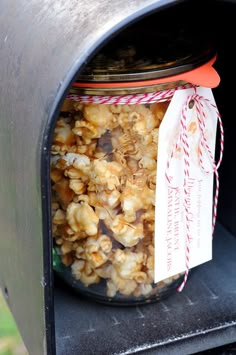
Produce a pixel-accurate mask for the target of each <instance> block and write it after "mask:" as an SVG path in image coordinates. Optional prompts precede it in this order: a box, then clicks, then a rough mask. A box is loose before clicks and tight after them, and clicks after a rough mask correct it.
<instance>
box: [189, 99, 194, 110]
mask: <svg viewBox="0 0 236 355" xmlns="http://www.w3.org/2000/svg"><path fill="white" fill-rule="evenodd" d="M193 106H194V100H190V101H189V104H188V107H189V108H190V109H191V108H193Z"/></svg>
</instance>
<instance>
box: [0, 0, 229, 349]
mask: <svg viewBox="0 0 236 355" xmlns="http://www.w3.org/2000/svg"><path fill="white" fill-rule="evenodd" d="M180 7H182V8H181V9H182V11H183V12H182V14H183V16H188V17H192V21H193V26H203V25H204V26H205V28H206V31H208V30H209V31H213V33H214V34H215V39H216V44H217V52H218V58H217V62H216V67H217V71H218V73H219V74H220V77H221V83H220V85H219V87H218V88H216V89H214V95H215V98H216V102H217V105H218V108H219V111H220V113H221V115H222V120H223V123H224V127H225V152H224V160H223V164H222V166H221V168H220V196H219V213H218V222H217V226H216V230H215V235H214V241H213V249H214V250H213V260H212V261H211V262H208V263H206V264H203V265H201V266H200V267H198V268H197V270H196V272H194V273H193V275H192V276H191V280H190V281H189V283H188V284H187V286H186V288H185V289H184V291H183V292H182V293H177V292H176V293H174V294H173V295H172V296H171V297H169V298H168V299H166V300H164V301H161V302H157V303H153V304H150V305H144V306H135V307H115V306H113V307H111V306H106V305H101V304H97V303H93V302H91V301H88V300H86V299H84V298H82V297H80V296H79V295H77V294H74V293H73V292H71V290H69V289H67V288H65V287H64V286H63V285H62V284H61V283H60V282H59V281H58V280H57V279H55V278H54V276H53V269H52V238H51V228H52V226H51V217H50V213H51V212H50V192H51V190H50V147H51V139H52V132H53V128H54V123H55V121H56V119H57V116H58V113H59V111H60V107H61V105H62V103H63V100H64V99H65V96H66V95H67V93H68V91H69V89H70V87H71V85H72V83H73V81H74V80H75V79H76V77H77V75H78V74H79V72H80V71H81V70H82V69H83V68H84V66H85V65H86V64H87V63H88V62H89V60H90V59H91V58H92V57H93V56H94V55H95V54H96V53H97V52H98V50H99V49H100V48H101V47H102V46H103V45H104V44H106V43H107V42H108V41H109V40H110V39H111V38H113V37H115V36H116V34H117V33H119V32H121V31H122V30H123V29H125V28H126V27H127V26H131V25H132V24H133V23H138V22H139V21H141V20H142V18H148V16H150V15H151V16H155V15H156V16H161V15H162V13H163V12H165V13H166V12H167V13H168V12H170V13H172V14H173V12H175V9H177V8H180ZM0 10H1V11H0V57H1V66H0V81H1V83H0V117H1V129H0V166H1V176H0V196H1V198H0V210H1V213H0V230H1V237H0V287H1V288H2V290H3V291H4V295H5V298H6V300H7V302H8V305H9V307H10V309H11V311H12V313H13V315H14V317H15V320H16V322H17V325H18V327H19V330H20V332H21V335H22V337H23V339H24V342H25V344H26V347H27V348H28V351H29V353H30V354H32V355H42V354H58V355H59V354H62V355H66V354H70V355H73V354H75V355H77V354H86V355H92V354H104V355H105V354H106V355H112V354H113V355H114V354H132V353H145V354H157V353H158V354H193V353H198V352H203V351H206V350H209V349H213V348H215V349H216V353H217V354H218V353H220V352H219V351H220V350H217V349H219V347H221V346H224V345H226V344H231V343H233V342H234V341H235V340H236V297H235V296H236V277H235V269H236V258H235V251H236V239H235V234H236V222H235V218H234V213H236V193H235V191H236V189H235V184H234V181H235V178H236V173H235V166H234V153H235V145H234V139H235V138H234V135H235V134H236V127H235V126H236V123H235V122H236V120H235V118H234V112H235V109H234V100H235V98H234V92H235V90H234V85H235V82H236V70H235V63H234V62H235V60H234V54H233V46H234V41H235V29H234V27H235V26H234V21H235V14H236V2H235V1H190V0H189V1H178V0H176V1H174V0H159V1H157V0H143V1H139V0H132V1H126V2H125V1H123V0H115V1H113V2H112V1H106V0H104V1H99V0H95V1H93V2H90V3H89V4H87V3H85V2H83V1H76V0H73V1H70V2H68V1H54V0H49V1H41V2H37V1H30V2H29V1H26V0H22V1H20V2H19V1H16V0H10V1H9V0H1V1H0ZM176 21H178V19H176ZM180 21H181V19H180ZM222 21H224V25H223V24H222ZM140 23H142V22H140ZM166 26H168V22H167V23H166ZM154 45H155V44H154ZM217 351H218V352H217Z"/></svg>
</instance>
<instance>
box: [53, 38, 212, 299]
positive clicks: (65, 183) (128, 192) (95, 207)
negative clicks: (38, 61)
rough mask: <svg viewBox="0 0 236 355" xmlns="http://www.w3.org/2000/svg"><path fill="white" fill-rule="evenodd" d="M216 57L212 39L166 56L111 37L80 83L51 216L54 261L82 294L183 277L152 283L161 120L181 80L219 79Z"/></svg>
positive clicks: (136, 292)
mask: <svg viewBox="0 0 236 355" xmlns="http://www.w3.org/2000/svg"><path fill="white" fill-rule="evenodd" d="M115 48H116V47H115ZM113 49H114V44H113ZM108 54H109V55H108ZM214 61H215V52H214V50H213V49H212V47H204V48H203V49H202V51H201V52H198V53H197V55H196V53H194V55H193V54H189V53H186V51H185V52H184V53H182V55H180V54H179V57H178V58H177V59H176V60H169V59H168V58H166V59H165V60H164V59H163V57H162V60H161V62H158V60H156V59H155V60H154V59H153V58H152V59H146V58H144V57H142V56H141V57H140V56H139V57H137V50H136V47H134V46H126V47H125V48H120V49H119V50H115V54H114V51H113V52H112V50H111V47H109V46H107V47H105V50H104V52H102V53H100V54H98V55H97V56H96V57H95V59H94V60H93V61H92V62H91V63H90V64H89V65H88V66H87V67H86V68H85V69H84V71H83V73H82V74H81V75H80V76H79V77H78V80H77V81H76V82H75V83H74V84H73V86H72V88H71V90H70V92H69V94H68V96H67V98H66V100H65V102H64V104H63V106H62V108H61V112H60V115H59V118H58V120H57V122H56V126H55V130H54V135H53V142H52V151H51V152H52V158H51V179H52V226H53V238H54V269H55V271H56V273H57V275H59V276H60V278H61V279H63V280H64V281H65V282H66V283H67V284H68V285H70V286H71V287H72V288H73V289H74V290H76V291H78V292H79V293H80V294H82V295H85V296H87V297H89V298H92V299H94V300H96V301H99V302H104V303H110V304H116V305H134V304H143V303H149V302H153V301H157V300H159V299H162V298H163V297H166V296H167V295H169V294H170V293H172V292H175V290H176V289H177V287H178V285H179V284H180V283H181V281H182V279H183V274H177V275H175V276H173V277H170V278H168V279H165V280H162V281H160V282H158V283H154V247H155V246H154V226H155V190H156V173H157V148H158V130H159V127H160V125H161V122H162V120H163V117H164V115H165V112H166V110H167V108H168V105H169V102H170V100H171V97H172V95H173V92H174V90H176V89H180V88H183V87H189V86H191V85H201V86H208V87H214V86H217V85H218V81H219V77H218V75H217V73H216V71H215V70H214V69H213V68H212V64H213V63H214ZM158 94H160V95H158ZM160 97H162V99H160ZM158 98H159V99H158Z"/></svg>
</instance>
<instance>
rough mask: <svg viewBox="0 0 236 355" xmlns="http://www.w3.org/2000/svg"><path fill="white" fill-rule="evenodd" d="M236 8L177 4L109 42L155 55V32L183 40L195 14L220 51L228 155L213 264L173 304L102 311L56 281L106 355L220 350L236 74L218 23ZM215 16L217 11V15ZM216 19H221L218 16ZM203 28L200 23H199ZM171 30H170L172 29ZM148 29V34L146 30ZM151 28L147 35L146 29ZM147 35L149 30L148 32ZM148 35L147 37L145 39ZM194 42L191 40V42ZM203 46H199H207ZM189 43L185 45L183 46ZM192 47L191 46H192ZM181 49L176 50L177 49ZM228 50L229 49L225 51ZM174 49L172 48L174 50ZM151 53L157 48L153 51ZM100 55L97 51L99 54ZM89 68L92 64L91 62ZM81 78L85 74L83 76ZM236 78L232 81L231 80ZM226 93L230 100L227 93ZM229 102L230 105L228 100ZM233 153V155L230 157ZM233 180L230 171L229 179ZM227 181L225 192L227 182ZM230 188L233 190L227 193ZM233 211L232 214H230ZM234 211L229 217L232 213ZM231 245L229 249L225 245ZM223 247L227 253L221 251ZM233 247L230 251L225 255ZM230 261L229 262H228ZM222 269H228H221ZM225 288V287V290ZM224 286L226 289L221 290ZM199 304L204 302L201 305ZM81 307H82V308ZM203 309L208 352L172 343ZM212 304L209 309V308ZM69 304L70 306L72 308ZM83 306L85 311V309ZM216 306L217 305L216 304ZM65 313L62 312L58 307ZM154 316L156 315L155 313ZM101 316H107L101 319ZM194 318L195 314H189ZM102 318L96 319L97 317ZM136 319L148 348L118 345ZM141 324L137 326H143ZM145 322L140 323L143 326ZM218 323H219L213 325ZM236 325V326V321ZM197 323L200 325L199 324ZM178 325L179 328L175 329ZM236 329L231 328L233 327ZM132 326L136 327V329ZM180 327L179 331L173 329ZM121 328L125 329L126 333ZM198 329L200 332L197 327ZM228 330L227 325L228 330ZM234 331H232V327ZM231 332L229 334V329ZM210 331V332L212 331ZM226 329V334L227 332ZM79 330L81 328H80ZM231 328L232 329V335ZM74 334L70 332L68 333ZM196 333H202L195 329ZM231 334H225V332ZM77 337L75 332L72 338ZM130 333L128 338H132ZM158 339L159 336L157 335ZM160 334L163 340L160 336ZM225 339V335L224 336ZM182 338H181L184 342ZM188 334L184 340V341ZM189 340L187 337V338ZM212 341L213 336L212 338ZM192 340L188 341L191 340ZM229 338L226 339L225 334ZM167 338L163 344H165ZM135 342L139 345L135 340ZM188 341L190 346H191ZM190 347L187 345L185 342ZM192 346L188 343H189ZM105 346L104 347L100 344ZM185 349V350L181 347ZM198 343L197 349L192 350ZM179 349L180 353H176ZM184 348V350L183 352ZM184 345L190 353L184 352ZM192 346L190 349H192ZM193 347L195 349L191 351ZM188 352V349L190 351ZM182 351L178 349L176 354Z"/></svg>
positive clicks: (229, 287)
mask: <svg viewBox="0 0 236 355" xmlns="http://www.w3.org/2000/svg"><path fill="white" fill-rule="evenodd" d="M231 6H232V5H230V4H225V3H218V4H217V5H216V8H217V12H214V14H215V15H214V16H213V15H212V4H211V3H209V4H205V5H204V11H202V9H201V8H200V6H194V5H193V4H190V3H188V2H185V3H183V4H179V5H176V6H173V8H168V9H164V10H162V11H159V12H158V13H153V14H151V15H148V16H145V17H144V18H143V19H140V20H138V21H136V22H135V23H134V24H132V25H130V26H128V27H127V28H126V29H123V30H122V31H121V32H119V33H118V35H117V36H114V38H112V39H111V40H110V41H111V42H108V43H106V44H105V48H106V46H107V47H108V48H109V45H110V44H111V43H114V44H115V45H116V43H121V42H122V38H123V39H124V37H125V36H126V35H127V34H129V33H132V35H134V37H133V38H136V39H137V38H138V40H137V44H138V45H139V46H141V47H142V45H143V46H144V48H146V49H147V47H149V46H150V43H152V44H153V47H154V50H155V31H156V30H157V28H158V30H160V31H161V30H162V28H163V26H165V25H166V24H167V26H168V24H170V23H171V25H172V26H173V29H175V30H176V31H178V30H180V31H181V25H183V26H182V31H183V32H182V34H183V36H184V30H186V28H187V25H186V23H187V24H188V25H189V24H190V23H191V24H193V19H192V14H193V13H194V16H195V17H194V18H198V21H201V26H193V27H194V32H195V30H196V33H195V35H196V39H197V38H198V40H199V37H201V38H202V42H203V41H204V40H206V43H209V42H207V41H209V40H210V41H211V44H212V43H213V44H214V48H215V49H216V51H217V61H216V63H215V67H216V68H217V70H218V72H219V75H220V77H221V83H220V85H219V87H217V88H215V89H213V93H214V95H215V98H216V102H217V105H218V107H219V111H220V113H221V114H222V119H223V124H224V127H225V154H224V161H223V164H222V167H221V168H220V201H219V210H218V217H217V226H216V230H215V233H214V241H213V245H214V252H213V261H212V262H209V263H207V264H205V265H202V266H200V267H199V268H198V270H197V271H196V273H194V275H193V277H192V278H191V280H190V281H189V284H188V286H187V288H186V290H185V292H183V293H182V294H175V295H171V296H170V298H169V299H167V300H166V301H165V299H164V300H163V302H159V303H158V304H156V305H153V306H151V305H150V306H147V307H145V308H142V307H141V308H139V307H138V306H137V307H136V309H128V310H127V309H120V308H113V309H110V308H109V307H108V308H107V307H106V306H104V307H103V306H101V305H96V304H93V303H92V304H91V303H90V301H89V300H86V298H84V297H83V296H82V295H81V299H80V296H79V298H78V299H77V296H78V295H77V294H73V292H72V294H71V293H70V291H69V292H68V290H66V289H64V286H63V285H64V284H63V283H61V281H60V279H57V277H56V289H55V293H56V303H55V305H56V307H62V305H63V306H64V307H65V308H66V309H68V311H70V315H71V312H72V310H74V311H75V312H74V313H73V316H72V318H73V320H74V322H75V321H76V314H77V312H78V314H80V316H81V307H82V308H83V309H84V312H82V320H81V323H79V324H80V325H79V327H84V328H83V331H82V333H83V332H84V334H85V333H90V332H91V333H90V334H92V335H93V336H94V341H95V342H96V343H100V344H101V346H105V348H103V349H104V350H103V351H105V352H106V353H107V354H111V353H115V351H116V350H115V349H118V348H119V351H121V352H120V353H124V354H125V353H132V351H141V352H142V351H146V352H147V351H148V353H149V352H150V353H152V352H153V351H154V352H155V350H154V349H158V351H160V353H163V354H164V353H165V350H164V349H165V347H166V346H168V347H169V349H171V350H170V351H172V350H173V353H174V352H175V351H176V349H183V353H186V354H187V353H190V352H189V349H191V353H193V352H194V353H197V352H198V351H203V350H207V349H209V348H216V347H217V346H221V345H222V343H220V342H219V341H217V340H216V338H215V335H216V334H217V332H218V330H217V331H216V330H215V331H212V329H213V328H214V327H215V326H216V323H217V321H216V319H218V320H219V317H221V315H222V314H221V315H220V313H221V312H222V313H224V311H223V310H222V309H221V310H220V311H219V313H218V315H217V316H216V314H215V313H214V314H215V316H216V317H215V318H214V319H213V318H212V316H211V315H210V309H211V307H214V306H213V303H214V302H215V303H217V302H221V301H222V299H225V298H226V299H227V298H230V299H231V297H232V295H233V294H234V293H235V287H234V282H233V270H232V269H231V268H230V266H229V265H227V260H228V262H229V264H231V263H232V262H233V263H234V262H235V261H234V258H233V253H232V249H233V248H235V247H236V245H235V237H234V233H235V223H234V222H233V218H232V213H233V211H234V210H235V204H234V202H233V201H234V199H233V196H235V191H234V188H233V178H232V180H231V178H229V175H228V174H229V170H228V169H230V170H231V168H230V158H229V157H230V155H231V154H232V151H233V140H232V135H233V131H234V128H233V127H235V122H234V121H233V122H232V120H231V119H230V118H229V117H230V116H231V115H230V114H229V110H230V109H231V107H230V105H228V102H229V101H231V99H230V95H233V94H232V93H231V92H232V91H231V87H232V82H233V81H234V80H232V76H233V75H234V74H233V73H232V70H231V69H230V65H227V63H230V62H231V54H230V50H229V48H230V47H229V46H230V44H229V43H230V35H229V32H230V29H229V28H227V30H226V29H225V32H222V29H220V30H219V28H218V21H219V18H220V16H221V14H222V12H223V13H225V14H226V13H227V14H228V11H230V8H231ZM215 11H216V10H215ZM216 14H217V15H216ZM198 23H199V22H198ZM170 27H171V26H170ZM144 29H145V31H144ZM147 29H148V30H147ZM146 30H147V31H146ZM148 35H149V38H148V39H147V37H148ZM165 40H166V42H167V43H168V36H166V38H165ZM190 42H191V40H190ZM202 42H201V45H202V44H203V43H202ZM185 44H186V42H185ZM188 44H190V43H188ZM191 45H192V48H191V49H192V51H194V49H193V47H194V44H193V42H192V43H191V44H190V46H191ZM177 47H178V45H177ZM227 48H228V49H227ZM102 49H103V47H102ZM169 49H170V53H171V54H174V55H175V54H176V52H175V50H174V51H173V52H171V46H170V48H169ZM172 49H173V48H172ZM152 50H153V48H152ZM98 53H99V52H98ZM87 64H89V63H87ZM228 71H229V72H230V73H231V74H230V76H229V73H228ZM82 73H83V72H82ZM231 75H232V76H231ZM226 91H227V95H226V94H225V92H226ZM228 100H229V101H228ZM230 152H231V153H230ZM230 176H232V170H231V174H230ZM226 181H227V182H228V184H227V187H226V184H225V182H226ZM229 185H230V188H229ZM230 189H231V193H230V192H229V191H230ZM231 208H232V209H231ZM229 209H230V211H231V212H230V213H229ZM226 245H227V246H226ZM223 246H224V248H223ZM227 248H229V249H230V250H231V252H230V250H227ZM230 260H231V261H230ZM223 264H224V267H223V266H222V265H223ZM216 270H218V275H217V276H216V278H215V277H214V275H216ZM223 270H225V271H226V270H227V281H226V279H225V277H224V275H223V274H224V271H223ZM223 283H224V286H223ZM222 286H223V289H222V288H221V287H222ZM200 300H201V301H200ZM80 302H81V304H80ZM199 302H201V304H203V305H204V307H206V308H205V311H204V313H205V312H207V314H208V317H209V318H208V319H206V318H205V316H203V314H201V315H200V314H199V317H198V320H199V322H200V323H201V322H202V323H201V326H200V327H202V329H203V328H204V329H207V328H208V327H209V333H208V331H207V333H208V335H207V337H206V338H207V340H206V341H207V344H208V345H206V346H205V347H201V346H200V345H199V344H198V341H197V338H194V339H195V340H196V342H195V340H193V338H192V339H191V341H192V345H187V343H186V342H185V341H183V342H182V344H180V343H178V342H177V341H176V340H174V337H173V338H172V335H171V334H176V338H177V337H178V336H177V333H178V331H177V333H176V330H174V329H177V328H178V327H177V322H178V320H177V319H178V317H182V319H183V320H184V327H183V329H182V330H181V331H180V333H181V334H182V335H183V334H185V335H186V334H187V332H186V327H190V328H188V329H191V326H190V323H191V324H192V325H193V323H194V317H195V316H196V314H198V312H199V307H200V303H199ZM209 302H210V304H211V306H210V307H209ZM69 304H70V306H69ZM82 305H83V306H82ZM215 306H216V305H215ZM155 308H156V312H157V313H159V312H160V313H159V314H161V313H162V312H163V319H162V321H161V322H160V323H159V325H157V324H155V322H156V316H155V315H152V312H153V311H154V309H155ZM186 308H188V309H189V311H190V313H188V316H186V317H183V312H184V310H186ZM60 309H61V308H60ZM174 310H175V311H176V314H173V313H172V314H171V312H172V311H173V312H174ZM154 313H155V312H154ZM88 314H89V320H88V319H87V316H88ZM101 314H103V316H101ZM190 314H191V315H190ZM167 315H168V319H169V321H170V322H173V323H172V325H173V327H171V332H172V333H171V332H170V333H169V337H170V339H171V338H172V339H173V341H171V340H170V341H169V340H167V338H166V333H165V331H164V330H163V332H162V331H160V327H161V326H162V325H161V324H162V322H164V323H165V317H166V316H167ZM96 317H98V318H99V320H98V318H96ZM231 317H233V318H234V315H232V314H231V316H230V318H231ZM137 319H139V321H140V324H139V325H137V326H136V328H135V329H136V330H135V332H136V331H137V329H139V330H138V332H141V327H144V328H146V330H147V329H148V332H149V334H150V336H149V345H148V346H146V345H144V347H142V346H143V345H141V344H142V342H143V343H144V342H145V340H144V339H146V334H147V333H146V332H144V334H145V335H144V337H143V340H141V341H140V339H139V340H138V339H136V338H135V337H133V336H134V334H133V335H132V336H131V338H132V339H130V340H128V339H127V341H126V342H125V343H124V342H123V343H122V345H121V344H120V342H119V339H117V337H116V331H117V329H118V327H124V328H125V327H130V325H131V324H133V322H135V323H136V321H137ZM70 320H71V318H69V317H68V318H66V319H65V318H64V317H62V315H60V313H58V314H57V313H56V327H57V326H58V329H60V327H62V328H61V329H63V331H64V329H65V328H64V325H62V323H63V322H65V324H67V326H68V329H69V323H68V322H69V321H70ZM139 321H138V322H139ZM141 322H142V324H141ZM215 322H216V323H215ZM232 322H234V321H232ZM200 323H199V324H200ZM230 323H231V320H230V321H229V323H228V320H227V316H226V318H225V313H224V325H223V326H222V329H221V331H222V332H223V329H225V326H226V324H230ZM106 324H110V326H111V327H112V332H111V334H112V335H111V338H110V339H108V340H107V343H106V345H104V340H102V338H103V334H104V333H103V332H104V331H105V329H106V327H107V325H106ZM174 324H175V325H174ZM214 324H215V325H214ZM232 324H233V323H232ZM132 327H133V326H132ZM152 327H154V329H155V328H156V327H157V329H158V334H159V339H158V340H156V341H154V337H155V336H156V332H155V331H153V328H152ZM175 327H176V328H175ZM124 328H123V329H124ZM197 328H198V327H197ZM226 328H227V326H226ZM230 328H231V327H230ZM230 328H229V329H230ZM113 329H114V334H113ZM210 329H211V330H210ZM229 329H228V330H229ZM80 330H81V328H80ZM231 331H232V328H231V329H230V330H229V332H230V333H231ZM69 332H70V330H69ZM196 332H198V330H196ZM82 333H81V337H80V346H81V347H82V348H83V347H84V349H86V351H88V352H89V351H90V352H91V354H92V351H93V350H92V349H91V348H90V347H87V348H86V346H88V344H87V340H86V339H85V338H86V337H85V338H83V336H82ZM226 333H227V331H226ZM56 334H57V342H58V344H59V348H60V349H61V348H62V349H63V351H66V350H65V349H66V346H67V345H68V342H67V340H66V339H65V338H64V337H62V339H63V340H62V339H61V335H62V333H61V332H60V331H59V332H58V333H56ZM73 334H75V333H73ZM129 334H130V333H129ZM154 334H155V335H154ZM161 334H162V335H161ZM222 334H223V333H222ZM182 335H181V337H182ZM185 335H184V336H183V338H181V339H182V340H183V339H184V338H185ZM186 336H187V335H186ZM211 336H212V337H211ZM187 337H188V336H187ZM226 337H227V335H226ZM162 338H164V339H162ZM200 338H201V339H203V338H202V337H201V336H200V334H199V339H200ZM135 339H136V340H135ZM191 341H190V343H191ZM232 341H233V340H230V341H228V342H232ZM187 342H188V341H187ZM190 343H189V344H190ZM73 344H74V346H76V344H77V342H76V339H75V337H74V338H73ZM102 344H103V345H102ZM161 344H164V345H165V347H164V348H162V345H161ZM183 344H185V345H183ZM193 344H194V345H193ZM178 346H179V348H178ZM182 346H183V347H182ZM184 346H186V348H184ZM188 346H190V348H188ZM194 347H195V350H193V349H194ZM148 349H149V350H148ZM187 349H188V350H187ZM178 351H179V350H178ZM216 351H217V350H216Z"/></svg>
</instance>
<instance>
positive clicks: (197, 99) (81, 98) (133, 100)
mask: <svg viewBox="0 0 236 355" xmlns="http://www.w3.org/2000/svg"><path fill="white" fill-rule="evenodd" d="M191 87H193V88H194V89H195V94H193V95H190V96H188V98H187V100H186V102H185V104H184V106H183V109H182V112H181V118H180V134H179V137H178V139H177V142H176V144H175V146H174V147H173V149H172V152H171V154H170V156H169V159H168V160H167V166H166V173H165V177H166V180H167V182H168V184H169V185H171V179H170V176H169V174H168V173H169V168H170V164H171V160H172V158H173V156H174V152H175V151H177V150H178V148H179V147H180V146H181V145H182V147H183V152H184V183H183V191H184V211H185V225H186V244H185V246H186V247H185V274H184V279H183V281H182V283H181V285H180V286H179V287H178V288H177V291H179V292H181V291H182V290H183V288H184V286H185V285H186V282H187V279H188V275H189V269H190V267H189V265H190V264H189V262H190V239H191V235H190V223H189V210H188V204H187V197H188V192H187V181H188V178H189V168H190V147H189V143H188V133H187V127H186V121H187V110H188V108H189V103H190V102H194V104H195V107H196V111H197V119H198V124H199V128H200V132H201V138H200V145H199V155H200V158H199V163H200V167H201V169H202V170H203V171H204V172H205V173H206V174H212V173H213V174H215V182H216V186H215V196H214V201H213V218H212V235H213V232H214V228H215V223H216V217H217V205H218V197H219V174H218V168H219V166H220V164H221V161H222V158H223V151H224V130H223V124H222V120H221V116H220V114H219V112H218V109H217V107H216V106H215V105H214V104H212V103H211V101H210V100H209V99H207V98H205V97H203V96H200V95H198V94H196V87H195V86H193V85H191V84H186V85H183V86H179V87H176V88H174V89H169V90H165V91H160V92H154V93H144V94H132V95H124V96H123V95H122V96H93V95H78V94H69V95H67V99H68V100H73V101H78V102H82V103H90V104H91V103H93V104H107V105H135V104H150V103H153V102H162V101H170V100H171V98H172V97H173V95H174V93H175V91H176V90H183V89H188V88H191ZM206 106H208V107H209V108H211V109H213V110H214V111H215V113H216V116H217V119H218V122H219V127H220V156H219V160H218V162H217V163H215V161H214V154H213V153H212V152H211V149H210V147H209V144H208V142H207V138H206V134H205V120H206V113H205V108H206ZM203 151H205V152H206V153H207V156H208V159H209V161H210V164H211V169H210V170H209V169H208V170H207V169H206V168H205V167H204V163H203ZM171 186H172V185H171ZM172 187H173V186H172Z"/></svg>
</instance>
